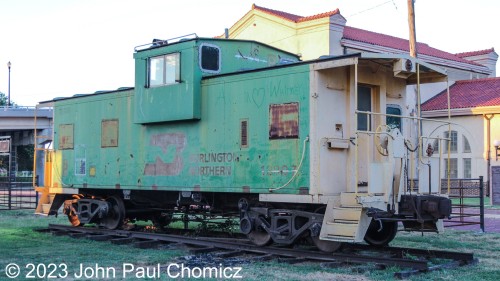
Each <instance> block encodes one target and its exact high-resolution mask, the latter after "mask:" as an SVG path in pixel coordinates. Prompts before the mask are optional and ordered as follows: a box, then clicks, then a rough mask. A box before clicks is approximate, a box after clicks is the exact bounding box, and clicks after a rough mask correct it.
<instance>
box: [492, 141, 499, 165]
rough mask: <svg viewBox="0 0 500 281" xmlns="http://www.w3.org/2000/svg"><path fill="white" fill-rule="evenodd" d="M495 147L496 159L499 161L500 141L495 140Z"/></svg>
mask: <svg viewBox="0 0 500 281" xmlns="http://www.w3.org/2000/svg"><path fill="white" fill-rule="evenodd" d="M493 145H494V146H495V157H496V158H495V159H496V161H498V156H500V140H495V141H494V142H493Z"/></svg>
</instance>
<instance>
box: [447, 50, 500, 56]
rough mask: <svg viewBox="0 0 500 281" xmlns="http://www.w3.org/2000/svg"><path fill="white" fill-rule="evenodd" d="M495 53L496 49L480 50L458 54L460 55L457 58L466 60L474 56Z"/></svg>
mask: <svg viewBox="0 0 500 281" xmlns="http://www.w3.org/2000/svg"><path fill="white" fill-rule="evenodd" d="M493 52H495V49H494V48H491V49H486V50H480V51H472V52H464V53H458V54H455V56H457V57H459V58H466V57H472V56H480V55H486V54H489V53H493Z"/></svg>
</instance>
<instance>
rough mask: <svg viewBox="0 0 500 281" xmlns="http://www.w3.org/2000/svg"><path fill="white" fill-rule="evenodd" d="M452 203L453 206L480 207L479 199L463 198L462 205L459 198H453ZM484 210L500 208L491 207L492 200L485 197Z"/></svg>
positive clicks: (499, 207)
mask: <svg viewBox="0 0 500 281" xmlns="http://www.w3.org/2000/svg"><path fill="white" fill-rule="evenodd" d="M451 202H452V204H464V205H473V206H478V207H479V203H480V200H479V198H463V199H462V203H460V199H459V198H452V199H451ZM484 208H486V209H500V206H498V205H491V204H490V198H489V197H484Z"/></svg>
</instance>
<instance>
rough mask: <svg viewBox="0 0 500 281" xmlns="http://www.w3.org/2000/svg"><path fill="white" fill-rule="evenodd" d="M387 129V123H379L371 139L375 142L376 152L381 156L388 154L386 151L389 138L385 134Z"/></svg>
mask: <svg viewBox="0 0 500 281" xmlns="http://www.w3.org/2000/svg"><path fill="white" fill-rule="evenodd" d="M388 131H389V127H388V126H387V125H380V126H378V127H377V129H376V130H375V136H374V137H373V140H374V142H375V147H376V148H377V151H378V153H380V154H381V155H383V156H387V155H389V152H388V151H387V145H388V141H389V138H388V136H387V135H386V134H384V133H387V132H388Z"/></svg>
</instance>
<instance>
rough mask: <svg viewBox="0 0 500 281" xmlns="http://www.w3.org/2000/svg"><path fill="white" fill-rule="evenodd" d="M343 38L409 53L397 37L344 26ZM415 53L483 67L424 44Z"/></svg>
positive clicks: (293, 17)
mask: <svg viewBox="0 0 500 281" xmlns="http://www.w3.org/2000/svg"><path fill="white" fill-rule="evenodd" d="M252 10H259V11H262V12H265V13H268V14H270V15H273V16H276V17H280V18H282V19H285V20H289V21H292V22H295V23H298V22H304V21H310V20H315V19H319V18H324V17H330V16H332V15H335V14H340V11H339V9H335V10H333V11H330V12H326V13H321V14H317V15H313V16H308V17H302V16H298V15H294V14H290V13H285V12H282V11H278V10H273V9H268V8H264V7H260V6H257V5H255V4H253V5H252ZM343 38H344V39H349V40H353V41H358V42H363V43H368V44H373V45H376V46H383V47H388V48H393V49H397V50H401V51H406V52H409V51H410V47H409V43H408V40H406V39H401V38H398V37H394V36H389V35H386V34H381V33H376V32H372V31H368V30H363V29H359V28H355V27H350V26H345V28H344V35H343ZM417 51H418V53H419V54H424V55H428V56H432V57H437V58H442V59H446V60H451V61H456V62H461V63H466V64H472V65H476V66H483V65H481V64H478V63H475V62H472V61H468V60H465V59H463V58H461V57H458V56H456V55H454V54H451V53H448V52H445V51H441V50H438V49H436V48H432V47H430V46H429V45H427V44H425V43H417Z"/></svg>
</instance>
